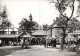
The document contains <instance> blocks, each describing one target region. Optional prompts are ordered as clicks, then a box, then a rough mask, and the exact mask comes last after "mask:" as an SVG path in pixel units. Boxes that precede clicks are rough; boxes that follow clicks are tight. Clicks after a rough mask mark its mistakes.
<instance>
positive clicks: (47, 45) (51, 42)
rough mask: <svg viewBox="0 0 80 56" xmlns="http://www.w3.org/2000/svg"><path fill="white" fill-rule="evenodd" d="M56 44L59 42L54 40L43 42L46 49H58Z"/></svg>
mask: <svg viewBox="0 0 80 56" xmlns="http://www.w3.org/2000/svg"><path fill="white" fill-rule="evenodd" d="M56 43H57V41H56V39H54V38H52V39H44V41H43V45H44V47H47V48H48V47H49V46H51V47H56Z"/></svg>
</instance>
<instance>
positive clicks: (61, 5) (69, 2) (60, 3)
mask: <svg viewBox="0 0 80 56" xmlns="http://www.w3.org/2000/svg"><path fill="white" fill-rule="evenodd" d="M51 2H52V3H55V6H56V8H57V10H58V12H59V13H60V17H61V18H59V19H58V21H59V20H60V21H62V23H61V22H60V24H59V26H60V28H62V30H63V38H62V43H61V50H63V44H64V43H65V42H64V40H65V36H66V29H67V27H68V26H67V25H68V21H69V20H70V19H71V18H72V16H73V13H74V3H75V0H51ZM68 8H70V9H71V15H70V16H68V15H66V10H67V9H68ZM63 24H64V25H63ZM62 25H63V26H62Z"/></svg>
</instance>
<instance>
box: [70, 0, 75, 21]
mask: <svg viewBox="0 0 80 56" xmlns="http://www.w3.org/2000/svg"><path fill="white" fill-rule="evenodd" d="M74 2H75V0H73V4H72V13H71V16H70V17H69V19H71V17H72V16H73V13H74ZM69 19H68V20H69Z"/></svg>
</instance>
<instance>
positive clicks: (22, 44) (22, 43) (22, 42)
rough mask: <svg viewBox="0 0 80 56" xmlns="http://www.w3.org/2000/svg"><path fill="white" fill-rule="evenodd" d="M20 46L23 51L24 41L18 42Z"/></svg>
mask: <svg viewBox="0 0 80 56" xmlns="http://www.w3.org/2000/svg"><path fill="white" fill-rule="evenodd" d="M20 44H21V46H22V49H23V46H24V39H21V42H20Z"/></svg>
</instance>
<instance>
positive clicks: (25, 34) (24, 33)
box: [17, 32, 31, 38]
mask: <svg viewBox="0 0 80 56" xmlns="http://www.w3.org/2000/svg"><path fill="white" fill-rule="evenodd" d="M17 37H22V38H29V37H31V36H30V35H29V34H28V33H27V32H21V33H20V34H18V35H17Z"/></svg>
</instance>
